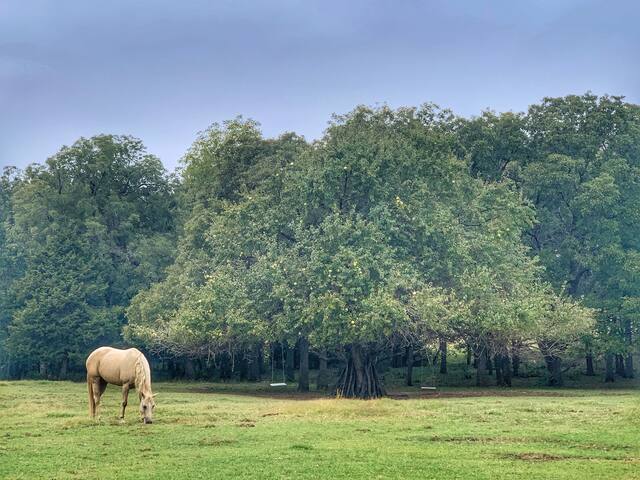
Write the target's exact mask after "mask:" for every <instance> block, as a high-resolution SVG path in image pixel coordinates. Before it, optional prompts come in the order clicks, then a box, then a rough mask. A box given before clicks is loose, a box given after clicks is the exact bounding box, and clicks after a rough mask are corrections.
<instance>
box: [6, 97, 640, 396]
mask: <svg viewBox="0 0 640 480" xmlns="http://www.w3.org/2000/svg"><path fill="white" fill-rule="evenodd" d="M0 182H1V183H0V272H1V275H0V348H1V353H0V374H1V375H3V376H5V377H20V376H25V375H28V374H31V372H34V371H37V372H39V375H41V376H45V377H46V376H59V377H64V376H65V375H66V373H67V370H68V369H70V368H71V369H73V368H79V367H81V366H82V364H83V360H84V358H85V356H86V355H87V353H88V352H89V351H90V350H91V349H92V348H94V347H96V346H98V345H103V344H112V345H121V344H124V343H126V344H135V345H139V346H141V347H143V348H145V349H147V350H148V351H150V352H153V353H156V354H157V355H161V356H162V357H163V358H165V359H169V360H170V361H174V360H175V361H178V360H184V361H186V363H185V365H188V366H189V367H188V368H192V365H193V362H194V361H196V362H205V363H207V364H209V362H213V363H214V364H215V365H217V366H218V367H219V368H218V371H219V374H220V375H221V376H223V377H224V376H225V375H226V376H228V375H229V370H230V369H231V370H233V368H234V367H235V363H236V362H237V363H238V365H240V368H242V369H244V371H245V374H246V377H247V378H257V377H259V376H260V373H261V368H262V366H263V364H264V362H265V360H264V358H265V356H267V357H270V359H271V360H270V361H271V362H272V364H273V363H274V362H276V361H277V362H280V361H281V362H282V363H283V366H284V363H286V371H287V375H286V376H287V377H290V376H291V370H292V369H293V358H294V349H295V358H296V364H297V365H298V366H299V378H298V380H299V387H300V388H301V389H302V390H305V389H308V386H309V379H308V375H309V374H308V370H309V356H310V352H312V353H313V359H314V361H317V362H318V366H319V367H320V369H321V371H325V370H326V367H327V361H333V362H337V364H338V365H339V367H340V374H339V377H338V378H336V379H335V380H333V381H329V380H324V381H323V382H322V383H323V385H324V386H329V384H330V383H331V384H332V388H333V389H334V390H335V392H336V393H337V394H339V395H342V396H347V397H361V398H371V397H376V396H380V395H384V393H385V387H384V384H383V382H382V380H381V374H380V371H379V368H380V363H381V362H380V361H381V359H383V358H385V357H388V356H389V355H393V354H394V352H396V354H397V352H398V351H403V352H405V353H406V355H405V356H406V358H407V359H408V360H407V364H408V368H411V366H412V365H413V363H414V358H415V356H418V357H421V356H422V357H425V356H428V355H430V354H431V353H432V352H434V351H435V352H439V353H440V356H441V359H446V351H447V345H450V346H453V347H454V348H457V349H462V350H466V351H468V353H469V356H473V358H474V359H475V361H474V364H475V367H476V375H477V382H478V384H484V383H486V382H487V381H488V370H489V368H491V369H492V370H494V371H495V373H496V380H497V382H498V384H501V385H509V384H510V378H511V375H512V374H513V370H514V369H517V365H518V359H519V358H520V357H521V356H522V354H523V353H525V352H532V351H535V352H538V353H539V354H540V355H541V358H543V359H544V362H545V364H546V367H547V370H548V381H549V383H550V384H551V385H562V383H563V378H562V377H563V372H564V371H565V369H566V368H567V366H569V365H570V364H571V362H573V361H575V360H576V359H583V361H584V368H585V371H586V373H587V374H589V375H593V374H595V371H594V367H593V365H594V360H595V359H597V358H602V359H603V360H604V364H605V380H606V381H613V380H614V379H615V377H616V375H619V376H624V377H632V376H633V375H634V368H633V354H634V352H635V351H636V350H637V346H638V341H637V335H636V332H637V331H638V326H639V325H638V312H637V310H638V308H640V276H639V275H640V231H639V229H640V221H638V220H639V218H638V217H639V216H640V107H638V106H637V105H633V104H630V103H627V102H625V101H624V99H623V98H622V97H615V96H601V97H598V96H595V95H592V94H585V95H581V96H575V95H573V96H567V97H562V98H545V99H544V100H543V101H542V102H541V103H540V104H536V105H532V106H531V107H530V108H529V109H528V111H527V112H523V113H513V112H509V113H503V114H496V113H494V112H491V111H486V112H483V113H482V114H481V115H479V116H477V117H473V118H470V119H467V118H462V117H459V116H456V115H455V114H453V113H452V112H450V111H448V110H444V109H440V108H439V107H437V106H435V105H432V104H426V105H423V106H421V107H419V108H400V109H391V108H388V107H378V108H369V107H364V106H360V107H357V108H356V109H354V110H353V111H352V112H350V113H348V114H346V115H341V116H334V117H333V119H332V120H331V122H330V124H329V126H328V128H327V130H326V131H325V134H324V135H323V137H322V138H321V139H319V140H317V141H313V142H308V141H306V140H305V139H304V138H303V137H300V136H298V135H296V134H295V133H286V134H283V135H281V136H279V137H278V138H264V137H263V135H262V134H261V132H260V129H259V125H258V124H257V123H256V122H254V121H252V120H244V119H242V118H237V119H234V120H231V121H228V122H225V123H223V124H222V125H217V124H214V125H212V126H211V127H210V128H208V129H207V130H205V131H204V132H202V133H200V134H199V135H198V137H197V138H196V140H195V142H194V143H193V145H192V146H191V147H190V149H189V150H188V151H187V152H186V153H185V155H184V157H183V159H182V165H181V168H179V169H178V171H177V172H175V173H173V174H169V173H168V172H166V171H165V169H164V168H163V166H162V164H161V162H160V161H159V159H158V158H157V157H155V156H153V155H150V154H149V153H148V152H147V151H146V149H145V147H144V146H143V144H142V143H141V142H140V141H139V140H137V139H134V138H131V137H126V136H113V135H99V136H96V137H93V138H89V139H84V138H83V139H80V140H79V141H77V142H76V143H75V144H73V145H72V146H70V147H63V148H62V149H61V150H60V151H59V152H58V153H57V154H55V155H54V156H52V157H51V158H49V159H48V160H47V161H46V163H45V164H44V165H40V164H33V165H30V166H29V167H27V168H26V169H25V170H24V171H19V170H17V169H15V168H5V170H4V173H3V176H2V178H1V180H0ZM445 369H446V366H445ZM409 379H410V377H409ZM325 384H326V385H325Z"/></svg>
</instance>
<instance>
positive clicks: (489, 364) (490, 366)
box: [484, 350, 493, 375]
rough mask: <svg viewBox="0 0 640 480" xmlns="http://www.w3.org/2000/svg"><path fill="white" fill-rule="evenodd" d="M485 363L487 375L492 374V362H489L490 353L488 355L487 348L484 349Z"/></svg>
mask: <svg viewBox="0 0 640 480" xmlns="http://www.w3.org/2000/svg"><path fill="white" fill-rule="evenodd" d="M484 361H485V362H486V363H485V365H486V366H487V372H488V373H489V375H493V363H492V362H491V355H489V350H485V359H484Z"/></svg>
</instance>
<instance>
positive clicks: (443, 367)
mask: <svg viewBox="0 0 640 480" xmlns="http://www.w3.org/2000/svg"><path fill="white" fill-rule="evenodd" d="M440 373H441V374H446V373H447V341H446V340H445V339H444V338H441V339H440Z"/></svg>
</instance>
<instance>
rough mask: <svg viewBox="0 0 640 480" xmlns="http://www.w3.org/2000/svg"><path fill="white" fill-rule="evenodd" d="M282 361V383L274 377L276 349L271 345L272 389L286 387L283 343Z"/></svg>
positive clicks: (281, 350) (281, 349)
mask: <svg viewBox="0 0 640 480" xmlns="http://www.w3.org/2000/svg"><path fill="white" fill-rule="evenodd" d="M280 359H281V361H282V382H276V381H275V376H274V373H275V372H274V366H273V365H274V363H275V348H274V346H273V344H272V345H271V383H270V384H269V386H271V387H286V386H287V382H286V377H285V372H284V349H283V348H282V342H280Z"/></svg>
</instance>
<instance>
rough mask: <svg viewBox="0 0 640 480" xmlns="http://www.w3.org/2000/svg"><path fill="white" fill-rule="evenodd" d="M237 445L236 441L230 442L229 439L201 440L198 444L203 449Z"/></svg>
mask: <svg viewBox="0 0 640 480" xmlns="http://www.w3.org/2000/svg"><path fill="white" fill-rule="evenodd" d="M235 443H238V441H237V440H232V439H229V438H215V437H214V438H203V439H202V440H200V441H199V442H198V445H201V446H203V447H222V446H225V445H233V444H235Z"/></svg>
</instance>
